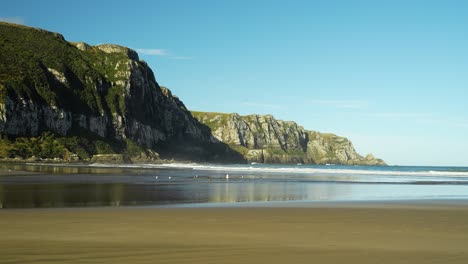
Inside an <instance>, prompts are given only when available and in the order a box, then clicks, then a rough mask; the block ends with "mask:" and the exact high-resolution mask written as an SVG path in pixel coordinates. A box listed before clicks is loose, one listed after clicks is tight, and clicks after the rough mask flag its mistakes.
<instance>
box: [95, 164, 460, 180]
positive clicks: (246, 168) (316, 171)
mask: <svg viewBox="0 0 468 264" xmlns="http://www.w3.org/2000/svg"><path fill="white" fill-rule="evenodd" d="M90 166H100V167H122V168H168V169H169V168H172V169H192V170H204V171H222V172H244V173H248V172H250V173H274V174H311V175H355V176H358V175H384V176H426V177H430V176H436V177H440V176H450V177H468V172H458V171H434V170H427V171H403V170H400V171H394V170H385V169H384V170H363V169H349V168H343V169H338V168H336V167H335V168H332V167H331V166H330V168H311V167H306V166H297V167H292V166H290V167H263V166H262V167H259V166H251V165H231V166H229V165H212V164H198V163H167V164H112V165H109V164H91V165H90Z"/></svg>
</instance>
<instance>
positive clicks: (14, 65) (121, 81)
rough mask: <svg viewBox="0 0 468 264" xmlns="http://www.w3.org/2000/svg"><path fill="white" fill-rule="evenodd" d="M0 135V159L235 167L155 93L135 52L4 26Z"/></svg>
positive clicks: (206, 133)
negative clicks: (113, 156)
mask: <svg viewBox="0 0 468 264" xmlns="http://www.w3.org/2000/svg"><path fill="white" fill-rule="evenodd" d="M0 134H1V135H2V141H3V145H4V146H5V145H6V146H7V147H4V148H3V149H1V150H0V156H2V155H3V156H12V155H13V156H15V155H20V156H23V157H24V156H28V155H30V156H31V155H40V156H47V155H48V156H54V155H59V156H61V157H63V156H67V155H68V156H70V155H74V154H76V155H78V156H79V157H80V158H83V159H87V158H89V157H90V156H91V155H93V154H106V153H122V152H125V153H128V154H130V155H133V156H135V157H138V158H143V159H157V158H158V155H161V156H162V157H164V158H177V159H188V160H206V161H224V160H228V161H242V157H241V156H240V155H238V154H237V153H236V152H234V151H232V150H231V149H230V148H229V147H227V146H226V145H225V144H223V143H221V142H218V141H217V140H216V139H215V138H213V137H212V135H211V134H210V130H209V129H208V128H207V127H206V126H205V125H203V124H200V123H199V122H198V121H197V120H196V119H194V118H193V117H192V115H191V114H190V112H189V111H187V109H186V107H185V106H184V104H183V103H182V102H181V101H180V100H179V99H178V98H177V97H175V96H173V95H172V94H171V92H170V91H169V90H168V89H166V88H162V87H160V86H159V85H158V83H157V82H156V80H155V77H154V74H153V72H152V70H151V69H150V68H149V67H148V65H147V64H146V63H145V62H144V61H142V60H140V59H139V57H138V54H137V53H136V52H135V51H133V50H131V49H129V48H126V47H122V46H118V45H108V44H106V45H98V46H90V45H88V44H86V43H70V42H67V41H66V40H65V39H64V37H63V36H62V35H60V34H58V33H52V32H48V31H45V30H41V29H35V28H30V27H25V26H20V25H14V24H8V23H3V22H0ZM18 139H20V140H19V142H18ZM47 142H48V143H49V145H50V144H51V145H52V147H50V148H51V149H50V151H49V152H47V151H46V150H45V149H46V148H47V146H45V145H46V144H47ZM8 144H9V145H8ZM18 144H23V147H22V149H20V150H18V149H17V148H18V147H17V146H18ZM8 146H10V147H8ZM51 151H52V152H51ZM44 153H46V154H47V153H48V154H47V155H46V154H44ZM54 153H55V154H54Z"/></svg>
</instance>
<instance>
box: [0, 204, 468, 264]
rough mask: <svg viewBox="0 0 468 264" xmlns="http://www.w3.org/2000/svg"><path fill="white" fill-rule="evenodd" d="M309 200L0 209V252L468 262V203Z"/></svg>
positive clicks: (54, 258) (43, 257)
mask: <svg viewBox="0 0 468 264" xmlns="http://www.w3.org/2000/svg"><path fill="white" fill-rule="evenodd" d="M307 206H309V207H307ZM307 206H304V205H301V206H300V207H210V208H161V207H159V208H158V207H107V208H102V207H95V208H65V209H60V208H49V209H15V210H0V225H1V226H2V229H1V230H0V235H1V237H2V240H1V241H0V255H1V256H2V261H4V262H5V263H10V262H11V263H84V262H93V263H155V262H156V263H284V262H287V261H289V262H293V263H311V262H317V263H340V262H344V261H345V262H347V263H360V264H361V263H467V262H468V251H467V250H466V247H467V245H468V221H466V219H468V203H445V202H444V203H433V202H430V203H419V202H417V203H408V204H406V203H399V202H398V203H394V202H392V203H384V204H381V203H348V202H346V203H333V202H327V203H326V204H325V203H322V204H321V205H318V206H317V204H313V205H311V204H308V205H307Z"/></svg>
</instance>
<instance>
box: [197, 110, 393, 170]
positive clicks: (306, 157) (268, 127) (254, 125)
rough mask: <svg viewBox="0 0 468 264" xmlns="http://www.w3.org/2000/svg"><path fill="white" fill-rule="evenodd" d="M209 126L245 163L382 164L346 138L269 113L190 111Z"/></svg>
mask: <svg viewBox="0 0 468 264" xmlns="http://www.w3.org/2000/svg"><path fill="white" fill-rule="evenodd" d="M192 114H193V116H194V117H195V118H197V119H198V120H199V121H200V122H202V123H204V124H206V125H207V126H209V127H210V128H211V132H212V134H213V135H214V137H216V138H217V139H218V140H220V141H222V142H224V143H226V144H228V145H230V146H231V147H232V148H233V149H236V150H237V151H239V152H240V153H242V154H243V156H244V157H245V158H246V159H247V160H248V161H249V162H261V163H312V164H327V163H329V164H346V165H385V163H384V162H383V161H382V160H381V159H376V158H375V157H374V156H372V155H371V154H369V155H367V156H366V157H363V156H361V155H359V154H358V153H356V151H355V149H354V147H353V144H352V143H351V141H349V140H348V139H347V138H344V137H340V136H337V135H334V134H325V133H320V132H316V131H308V130H305V129H304V128H303V127H301V126H299V125H297V124H296V123H295V122H292V121H282V120H277V119H275V118H274V117H273V116H271V115H247V116H240V115H238V114H224V113H209V112H192Z"/></svg>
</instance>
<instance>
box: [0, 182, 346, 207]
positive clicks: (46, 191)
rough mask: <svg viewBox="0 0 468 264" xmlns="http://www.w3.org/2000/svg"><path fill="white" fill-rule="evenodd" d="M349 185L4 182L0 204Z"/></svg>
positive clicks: (299, 191)
mask: <svg viewBox="0 0 468 264" xmlns="http://www.w3.org/2000/svg"><path fill="white" fill-rule="evenodd" d="M336 187H338V188H336ZM346 189H347V188H346V186H343V185H340V186H334V187H330V186H327V185H325V184H313V185H311V184H299V183H285V182H235V183H230V182H226V183H220V182H212V183H206V182H205V183H196V182H185V183H183V184H157V183H153V184H126V183H99V184H93V183H79V184H3V185H2V184H0V205H1V207H4V208H29V207H69V206H72V207H74V206H85V207H86V206H120V205H145V204H146V205H149V204H156V205H157V204H172V203H206V202H211V203H213V202H216V203H219V202H222V203H232V202H259V201H292V200H332V199H334V196H335V194H337V193H343V192H346Z"/></svg>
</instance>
